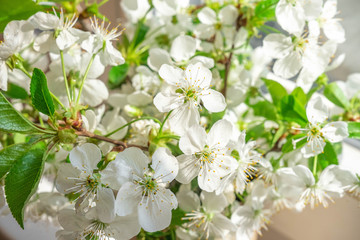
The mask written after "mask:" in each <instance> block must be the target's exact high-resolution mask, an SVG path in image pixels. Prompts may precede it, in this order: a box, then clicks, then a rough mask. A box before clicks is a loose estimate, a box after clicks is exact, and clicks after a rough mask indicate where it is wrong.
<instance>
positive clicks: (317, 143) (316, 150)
mask: <svg viewBox="0 0 360 240" xmlns="http://www.w3.org/2000/svg"><path fill="white" fill-rule="evenodd" d="M325 145H326V142H325V140H324V139H322V138H318V139H315V140H313V141H309V142H308V143H306V144H305V146H304V147H303V148H302V149H301V153H302V154H303V156H304V157H305V158H309V157H313V156H316V155H318V154H320V153H323V152H324V147H325Z"/></svg>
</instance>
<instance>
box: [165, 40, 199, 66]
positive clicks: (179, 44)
mask: <svg viewBox="0 0 360 240" xmlns="http://www.w3.org/2000/svg"><path fill="white" fill-rule="evenodd" d="M195 51H196V39H195V38H193V37H190V36H187V35H184V36H178V37H177V38H175V39H174V41H173V43H172V45H171V49H170V56H171V57H172V58H173V59H174V60H175V61H178V62H180V61H186V60H189V59H190V58H191V57H192V56H194V54H195Z"/></svg>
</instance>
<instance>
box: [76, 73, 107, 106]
mask: <svg viewBox="0 0 360 240" xmlns="http://www.w3.org/2000/svg"><path fill="white" fill-rule="evenodd" d="M108 97H109V91H108V89H107V87H106V85H105V83H104V82H103V81H101V80H97V79H87V80H85V83H84V87H83V92H82V95H81V99H82V102H83V103H84V104H89V105H90V106H92V107H95V106H98V105H100V104H101V103H102V102H103V101H105V100H107V99H108Z"/></svg>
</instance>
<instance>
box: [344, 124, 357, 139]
mask: <svg viewBox="0 0 360 240" xmlns="http://www.w3.org/2000/svg"><path fill="white" fill-rule="evenodd" d="M347 124H348V132H349V137H350V138H358V139H360V122H348V123H347Z"/></svg>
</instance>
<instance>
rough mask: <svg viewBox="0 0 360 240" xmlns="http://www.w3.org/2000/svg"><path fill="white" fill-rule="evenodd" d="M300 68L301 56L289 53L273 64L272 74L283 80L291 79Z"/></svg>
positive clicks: (292, 52) (293, 52)
mask: <svg viewBox="0 0 360 240" xmlns="http://www.w3.org/2000/svg"><path fill="white" fill-rule="evenodd" d="M301 67H302V62H301V55H300V54H298V53H297V52H295V51H291V52H290V53H289V54H288V55H287V56H286V57H284V58H281V59H278V60H277V61H276V62H275V64H274V73H275V74H276V75H279V76H280V77H283V78H291V77H293V76H295V75H296V74H297V73H298V72H299V70H300V69H301Z"/></svg>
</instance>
